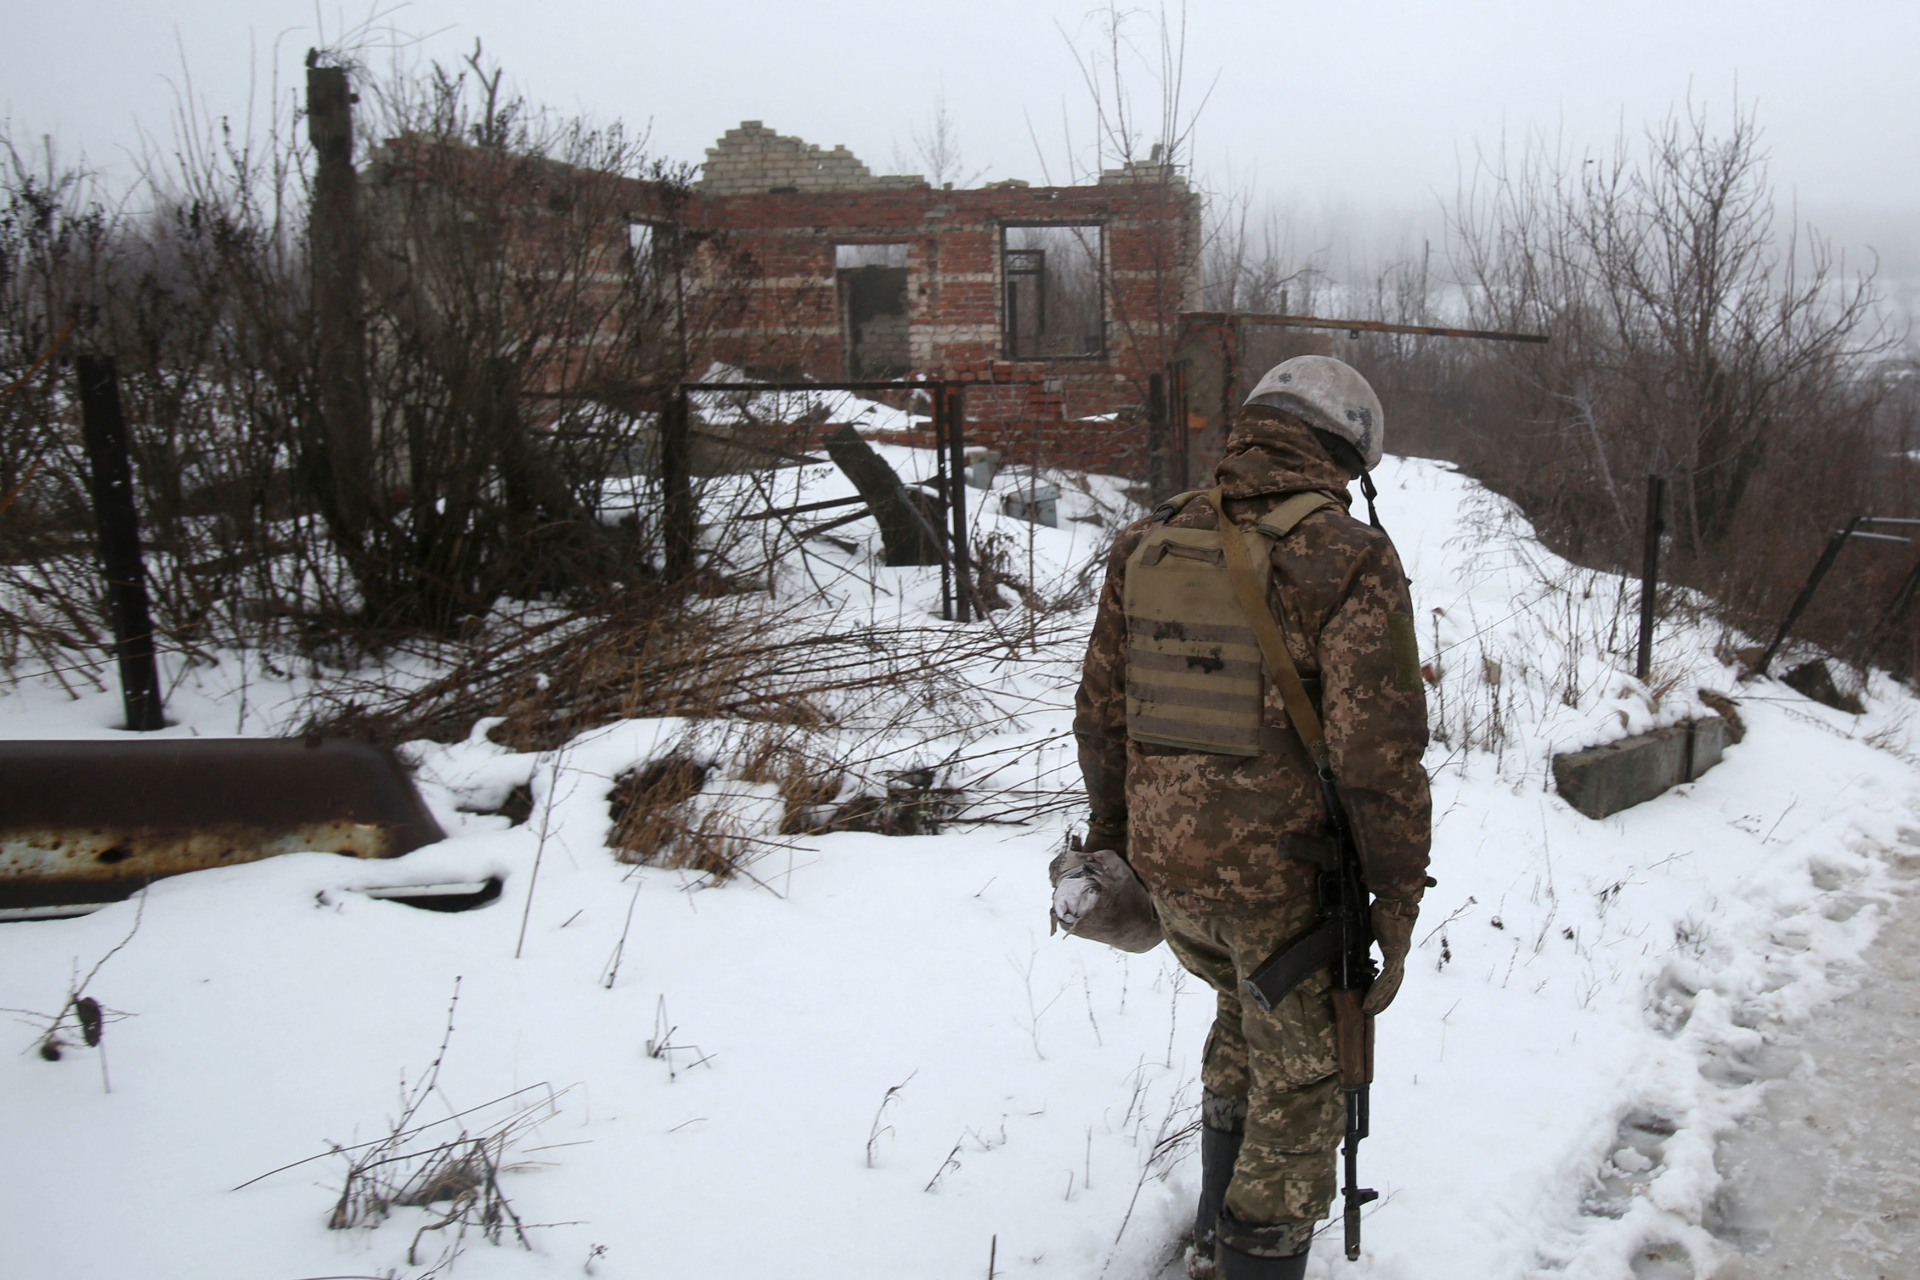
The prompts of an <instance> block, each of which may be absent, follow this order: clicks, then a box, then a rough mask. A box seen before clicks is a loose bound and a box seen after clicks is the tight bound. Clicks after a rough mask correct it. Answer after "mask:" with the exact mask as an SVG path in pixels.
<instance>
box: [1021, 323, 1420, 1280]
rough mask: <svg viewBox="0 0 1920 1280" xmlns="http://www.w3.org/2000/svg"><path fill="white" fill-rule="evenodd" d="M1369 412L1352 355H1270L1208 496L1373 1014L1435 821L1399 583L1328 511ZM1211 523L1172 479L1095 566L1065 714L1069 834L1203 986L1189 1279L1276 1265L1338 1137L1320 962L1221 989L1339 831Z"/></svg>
mask: <svg viewBox="0 0 1920 1280" xmlns="http://www.w3.org/2000/svg"><path fill="white" fill-rule="evenodd" d="M1382 426H1383V422H1382V414H1381V409H1380V401H1379V399H1378V398H1377V397H1376V396H1375V395H1374V393H1373V389H1372V388H1371V387H1369V386H1368V385H1367V382H1366V380H1365V379H1364V378H1362V377H1361V376H1360V374H1359V373H1358V372H1356V371H1355V370H1354V369H1352V368H1351V367H1349V366H1348V365H1346V364H1343V363H1341V362H1340V361H1338V360H1334V359H1332V358H1330V357H1326V356H1300V357H1298V358H1296V359H1293V360H1288V361H1286V362H1285V363H1284V364H1281V365H1278V366H1276V367H1275V368H1273V369H1271V370H1269V371H1268V373H1267V375H1266V376H1265V377H1264V378H1262V379H1261V380H1260V383H1259V385H1258V386H1256V387H1255V388H1254V390H1253V394H1252V395H1251V396H1249V397H1248V399H1247V402H1246V404H1245V405H1244V406H1243V407H1242V408H1241V410H1240V412H1239V413H1238V414H1236V415H1235V417H1234V420H1233V424H1232V430H1231V432H1230V433H1229V435H1228V437H1227V448H1226V456H1225V457H1224V458H1222V459H1221V462H1220V465H1219V467H1218V468H1217V469H1216V470H1215V473H1214V476H1215V484H1216V486H1217V487H1216V489H1214V490H1213V491H1212V493H1217V494H1220V495H1222V496H1221V498H1220V502H1221V505H1223V506H1224V507H1225V509H1226V510H1225V516H1226V519H1227V521H1229V522H1230V523H1231V525H1232V526H1233V527H1234V529H1235V530H1236V531H1238V532H1239V533H1240V536H1241V537H1242V538H1243V539H1244V540H1245V542H1246V544H1247V545H1249V546H1250V547H1252V548H1253V549H1254V550H1253V555H1254V557H1255V558H1253V559H1252V560H1250V561H1249V562H1248V563H1250V564H1251V565H1252V566H1253V567H1254V568H1255V569H1256V570H1259V569H1262V568H1264V569H1265V570H1266V572H1267V582H1266V599H1267V605H1268V607H1269V608H1270V609H1271V611H1272V613H1273V615H1274V617H1275V619H1276V620H1277V621H1278V622H1279V625H1280V629H1281V631H1282V632H1283V633H1284V636H1285V643H1286V647H1287V650H1288V652H1289V654H1290V655H1291V657H1292V659H1293V664H1294V666H1295V667H1296V668H1297V669H1298V671H1299V672H1300V675H1301V682H1302V684H1304V685H1305V687H1306V691H1307V693H1308V695H1309V697H1310V698H1311V700H1312V701H1314V702H1315V703H1317V704H1318V705H1319V708H1320V711H1321V717H1322V720H1323V722H1324V727H1325V735H1326V743H1327V750H1328V753H1329V754H1330V756H1331V761H1332V766H1333V772H1334V776H1335V777H1336V778H1337V779H1338V780H1339V794H1340V796H1341V798H1342V799H1343V800H1344V802H1345V803H1344V808H1345V809H1346V811H1347V813H1348V815H1349V819H1350V823H1351V827H1352V830H1353V833H1354V839H1355V843H1356V844H1357V846H1358V848H1359V850H1360V854H1361V858H1362V865H1363V866H1364V869H1365V874H1366V881H1367V886H1368V888H1369V889H1370V890H1371V891H1372V894H1373V905H1372V909H1371V917H1372V924H1373V928H1374V933H1375V938H1376V941H1377V942H1378V943H1379V946H1380V950H1381V953H1382V960H1383V964H1382V968H1381V971H1380V974H1379V976H1378V977H1377V978H1376V979H1375V980H1374V981H1373V984H1372V986H1371V987H1370V988H1369V989H1368V992H1367V996H1366V1001H1365V1011H1366V1012H1367V1013H1368V1014H1369V1015H1371V1014H1375V1013H1378V1012H1379V1011H1380V1010H1382V1009H1384V1008H1386V1007H1387V1005H1388V1003H1389V1002H1391V1001H1392V999H1393V997H1394V993H1395V992H1396V991H1397V990H1398V988H1399V986H1400V980H1401V975H1402V972H1403V969H1404V966H1405V963H1406V957H1407V951H1408V949H1409V947H1410V945H1411V940H1412V934H1413V924H1414V918H1415V915H1416V913H1417V911H1418V909H1419V904H1420V897H1421V894H1422V892H1423V891H1424V889H1425V887H1426V885H1427V883H1428V881H1427V879H1426V871H1427V853H1428V844H1429V836H1430V825H1431V813H1432V808H1431V801H1430V799H1429V795H1428V790H1427V775H1426V772H1425V770H1424V769H1423V767H1422V765H1421V756H1422V755H1423V753H1424V752H1425V750H1426V745H1427V714H1426V699H1425V695H1424V691H1423V689H1422V686H1421V678H1420V668H1419V655H1418V651H1417V648H1416V645H1415V639H1414V628H1413V606H1412V602H1411V599H1410V597H1409V594H1408V583H1407V578H1406V575H1405V573H1404V571H1403V570H1402V569H1401V566H1400V558H1399V556H1398V555H1397V554H1396V552H1395V551H1394V548H1393V544H1392V542H1390V541H1389V540H1388V538H1387V536H1386V534H1385V533H1384V532H1382V531H1381V530H1380V528H1379V527H1378V524H1377V522H1374V523H1371V524H1362V523H1360V522H1359V521H1358V520H1356V519H1354V518H1353V517H1351V516H1350V515H1348V514H1347V506H1348V504H1349V502H1350V498H1349V496H1348V493H1347V486H1348V484H1349V483H1350V482H1351V481H1352V480H1354V479H1355V478H1356V477H1358V478H1360V479H1361V481H1362V488H1363V491H1364V492H1365V493H1366V495H1367V499H1368V512H1369V517H1371V515H1372V499H1373V496H1374V491H1373V485H1372V481H1371V479H1370V478H1369V477H1368V476H1367V472H1369V471H1370V470H1371V469H1372V468H1373V467H1374V466H1375V465H1376V464H1377V463H1378V462H1379V461H1380V445H1381V429H1382ZM1313 495H1318V496H1317V497H1316V496H1313ZM1220 515H1221V513H1220V512H1218V511H1216V510H1215V507H1214V500H1213V497H1212V496H1211V494H1210V493H1208V492H1196V493H1193V494H1183V495H1180V496H1179V497H1176V498H1174V499H1172V500H1170V501H1169V502H1167V503H1164V504H1162V505H1161V507H1160V508H1159V509H1158V510H1156V511H1155V512H1154V513H1153V515H1152V516H1150V517H1148V518H1147V519H1145V520H1142V521H1139V522H1137V523H1135V524H1133V525H1131V526H1129V527H1128V528H1127V529H1126V531H1125V532H1123V533H1122V534H1121V536H1120V538H1119V540H1118V541H1117V542H1116V543H1115V544H1114V547H1113V551H1112V553H1111V555H1110V556H1109V558H1108V561H1107V578H1106V583H1105V585H1104V586H1103V587H1102V589H1101V593H1100V603H1099V612H1098V616H1097V618H1096V620H1095V622H1094V628H1093V635H1092V637H1091V639H1090V640H1089V642H1088V645H1087V656H1086V663H1085V666H1084V669H1083V672H1082V675H1081V681H1080V689H1079V693H1078V696H1077V698H1076V715H1075V717H1074V736H1075V737H1076V738H1077V739H1078V742H1079V750H1080V767H1081V770H1082V772H1083V773H1084V775H1085V778H1086V786H1087V795H1088V799H1089V800H1090V802H1091V808H1092V814H1091V821H1090V826H1089V831H1088V836H1087V839H1086V841H1085V848H1086V850H1087V851H1088V852H1089V853H1091V852H1092V851H1094V850H1101V849H1109V850H1112V851H1114V852H1115V853H1117V854H1119V855H1120V856H1121V857H1124V858H1125V859H1127V861H1128V862H1129V863H1130V864H1131V867H1132V870H1133V872H1134V873H1135V874H1137V876H1138V877H1139V880H1140V881H1141V883H1143V884H1144V885H1145V888H1146V890H1147V892H1148V894H1150V895H1151V900H1152V905H1153V909H1154V911H1155V913H1156V914H1157V915H1158V918H1159V924H1160V928H1161V930H1162V931H1163V932H1164V934H1165V937H1166V941H1167V944H1168V945H1169V946H1170V947H1171V948H1172V949H1173V952H1174V954H1175V955H1176V956H1177V957H1178V958H1179V960H1180V962H1181V963H1182V964H1183V965H1185V966H1186V967H1187V968H1188V969H1189V970H1191V971H1192V972H1193V973H1195V974H1197V975H1198V976H1200V977H1201V978H1204V979H1205V980H1206V981H1207V982H1208V983H1209V984H1210V985H1211V986H1212V987H1213V988H1214V990H1215V991H1216V992H1218V1011H1217V1014H1216V1016H1215V1019H1214V1023H1213V1028H1212V1030H1211V1031H1210V1032H1209V1033H1208V1035H1207V1041H1206V1048H1205V1054H1204V1061H1203V1065H1202V1069H1201V1083H1202V1086H1203V1089H1204V1092H1203V1094H1202V1122H1203V1128H1202V1132H1201V1146H1200V1154H1201V1193H1200V1205H1199V1210H1198V1213H1197V1215H1196V1218H1195V1222H1194V1251H1193V1253H1192V1254H1191V1255H1190V1258H1189V1264H1188V1270H1189V1274H1190V1275H1193V1276H1196V1277H1199V1276H1218V1277H1220V1278H1221V1280H1298V1277H1300V1276H1302V1275H1304V1274H1305V1272H1306V1262H1307V1249H1308V1245H1309V1244H1310V1242H1311V1239H1312V1236H1313V1232H1314V1228H1315V1224H1316V1223H1318V1222H1319V1221H1320V1219H1322V1218H1324V1217H1325V1216H1326V1215H1327V1213H1328V1210H1329V1208H1330V1206H1331V1204H1332V1201H1333V1195H1334V1190H1335V1176H1334V1153H1335V1150H1336V1148H1337V1147H1338V1146H1339V1144H1340V1140H1341V1137H1342V1132H1343V1115H1342V1103H1341V1100H1340V1097H1339V1093H1338V1090H1337V1088H1336V1084H1337V1082H1336V1078H1335V1060H1334V1015H1333V1012H1332V1004H1331V1000H1330V997H1329V994H1328V992H1329V987H1330V982H1331V979H1330V977H1329V975H1328V973H1327V971H1326V970H1325V969H1322V970H1321V971H1320V972H1319V973H1317V974H1314V975H1313V976H1311V977H1309V978H1307V979H1306V980H1305V981H1304V982H1302V983H1301V984H1300V985H1299V986H1298V987H1297V988H1295V989H1294V990H1293V991H1292V992H1291V993H1290V994H1289V995H1287V996H1286V997H1285V998H1283V999H1282V1000H1280V1001H1279V1002H1278V1003H1276V1004H1275V1005H1274V1007H1273V1009H1272V1011H1271V1012H1266V1011H1263V1010H1261V1009H1260V1008H1259V1007H1258V1006H1257V1005H1256V1004H1255V1003H1254V1002H1252V1001H1251V1000H1247V999H1245V998H1244V997H1243V995H1242V993H1241V990H1240V982H1241V980H1242V979H1244V978H1245V977H1246V976H1247V975H1248V973H1249V972H1250V971H1251V970H1253V969H1254V968H1255V967H1257V966H1258V965H1259V964H1260V962H1261V961H1262V960H1265V959H1266V958H1267V957H1268V956H1269V955H1271V954H1272V953H1273V952H1274V951H1275V950H1276V949H1278V948H1279V947H1281V946H1283V945H1286V944H1288V943H1290V942H1292V941H1294V940H1295V939H1297V938H1299V937H1301V936H1302V935H1304V934H1306V933H1308V932H1310V931H1311V930H1312V929H1313V928H1314V926H1315V925H1316V923H1317V921H1318V908H1317V905H1316V898H1315V882H1316V878H1317V876H1318V874H1319V872H1320V871H1321V869H1322V868H1323V867H1326V866H1327V865H1329V863H1330V861H1331V859H1332V858H1333V856H1334V854H1335V848H1334V847H1333V845H1332V842H1331V841H1330V840H1329V838H1328V833H1329V819H1328V812H1327V807H1326V805H1325V803H1324V801H1323V800H1322V798H1321V793H1320V790H1319V785H1318V779H1317V776H1316V773H1315V769H1314V766H1313V764H1312V762H1311V761H1310V759H1309V757H1308V754H1307V752H1306V750H1305V748H1304V747H1303V745H1302V743H1301V741H1300V738H1299V736H1298V735H1297V734H1296V733H1295V732H1294V731H1293V729H1292V728H1291V727H1290V725H1289V721H1288V717H1287V713H1286V708H1285V705H1284V703H1283V701H1282V696H1281V692H1280V690H1279V689H1278V688H1277V687H1276V681H1275V679H1274V677H1273V676H1272V674H1271V673H1267V674H1265V676H1264V678H1263V670H1264V668H1263V663H1262V659H1261V651H1260V649H1259V647H1258V646H1257V644H1256V638H1255V634H1254V631H1253V629H1252V627H1251V626H1250V625H1249V623H1248V619H1247V614H1246V613H1245V612H1244V611H1243V610H1242V609H1240V608H1239V607H1238V601H1237V598H1236V597H1235V595H1234V594H1233V590H1232V587H1231V585H1230V584H1229V581H1228V577H1227V574H1228V565H1227V564H1226V563H1225V557H1223V554H1222V547H1223V546H1224V544H1223V543H1222V541H1221V533H1220V532H1219V531H1220V530H1221V529H1222V528H1223V527H1224V526H1222V525H1221V524H1220V523H1219V520H1220ZM1256 530H1257V531H1258V534H1257V535H1256V533H1255V531H1256ZM1261 535H1264V536H1261ZM1262 549H1264V550H1265V552H1266V554H1265V555H1264V556H1261V555H1260V552H1261V550H1262ZM1056 874H1057V872H1056ZM1136 892H1137V891H1136ZM1130 949H1131V948H1130Z"/></svg>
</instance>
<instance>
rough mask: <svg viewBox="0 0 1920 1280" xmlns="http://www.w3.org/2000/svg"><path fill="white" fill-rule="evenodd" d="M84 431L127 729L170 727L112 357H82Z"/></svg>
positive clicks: (81, 391)
mask: <svg viewBox="0 0 1920 1280" xmlns="http://www.w3.org/2000/svg"><path fill="white" fill-rule="evenodd" d="M76 364H77V366H78V372H79V380H80V430H81V434H82V435H83V436H84V437H85V440H86V446H87V461H88V463H89V464H90V467H91V470H92V472H93V476H92V480H93V514H94V519H95V521H96V522H97V523H98V525H99V529H100V561H101V564H102V565H103V566H104V567H105V569H106V575H107V612H108V614H109V615H110V616H111V619H112V622H113V641H114V645H113V647H114V653H115V656H116V657H118V658H119V660H120V697H121V700H122V702H124V703H125V704H126V709H127V728H129V729H132V730H135V731H136V732H141V733H145V732H148V731H150V730H153V729H164V728H165V727H166V724H167V722H166V717H165V716H164V715H163V714H162V705H163V704H162V700H161V695H160V672H159V670H158V668H157V667H156V666H155V664H154V658H153V619H152V616H151V615H150V614H149V613H148V610H147V572H146V565H145V563H144V562H143V560H142V559H141V555H140V523H139V516H138V514H137V513H136V512H135V511H134V506H133V464H132V462H131V461H130V460H129V458H128V456H127V422H126V418H125V417H124V416H123V415H122V414H121V412H120V384H119V381H118V380H117V379H116V377H115V376H114V369H113V360H112V359H111V358H110V357H107V356H94V355H83V356H81V357H80V358H79V360H78V361H77V362H76Z"/></svg>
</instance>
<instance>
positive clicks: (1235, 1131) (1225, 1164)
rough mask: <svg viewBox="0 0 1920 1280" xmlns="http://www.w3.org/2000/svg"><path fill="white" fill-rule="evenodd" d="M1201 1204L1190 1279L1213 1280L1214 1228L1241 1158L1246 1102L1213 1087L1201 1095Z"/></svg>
mask: <svg viewBox="0 0 1920 1280" xmlns="http://www.w3.org/2000/svg"><path fill="white" fill-rule="evenodd" d="M1200 1120H1201V1125H1200V1204H1199V1206H1198V1208H1197V1209H1196V1210H1195V1212H1194V1215H1193V1252H1192V1253H1190V1254H1188V1255H1187V1275H1188V1277H1189V1280H1215V1277H1217V1276H1218V1274H1219V1273H1218V1271H1216V1270H1215V1268H1214V1261H1213V1237H1214V1228H1215V1227H1216V1226H1217V1225H1218V1224H1219V1222H1220V1215H1221V1213H1222V1212H1224V1211H1225V1210H1226V1207H1227V1184H1228V1183H1229V1182H1231V1181H1233V1164H1234V1161H1236V1160H1238V1159H1239V1158H1240V1139H1241V1136H1242V1135H1243V1134H1244V1133H1245V1132H1246V1120H1247V1104H1246V1103H1245V1102H1244V1101H1242V1100H1239V1099H1234V1098H1226V1097H1222V1096H1221V1095H1220V1094H1217V1093H1214V1092H1213V1091H1212V1090H1206V1091H1204V1092H1202V1093H1201V1095H1200Z"/></svg>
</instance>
